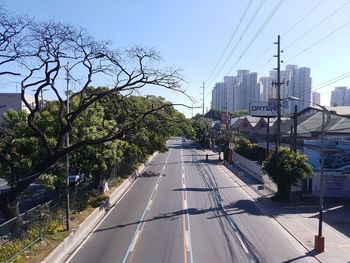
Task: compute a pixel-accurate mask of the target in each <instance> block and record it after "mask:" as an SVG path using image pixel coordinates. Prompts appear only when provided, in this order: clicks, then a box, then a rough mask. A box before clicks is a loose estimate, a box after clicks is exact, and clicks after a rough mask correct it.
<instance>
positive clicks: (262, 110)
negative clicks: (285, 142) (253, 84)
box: [249, 101, 277, 117]
mask: <svg viewBox="0 0 350 263" xmlns="http://www.w3.org/2000/svg"><path fill="white" fill-rule="evenodd" d="M249 115H251V116H253V117H276V116H277V107H276V106H275V104H274V103H271V102H269V101H251V102H250V104H249Z"/></svg>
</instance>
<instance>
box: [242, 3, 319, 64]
mask: <svg viewBox="0 0 350 263" xmlns="http://www.w3.org/2000/svg"><path fill="white" fill-rule="evenodd" d="M324 1H325V0H321V1H320V2H318V3H317V4H316V5H315V6H313V7H312V8H311V9H310V10H309V11H308V12H307V13H306V14H305V15H304V16H303V17H302V18H300V19H299V20H298V21H297V22H296V23H294V24H293V25H292V26H291V27H290V28H289V29H288V30H287V31H286V32H285V33H283V34H281V38H282V39H283V38H284V37H285V36H286V35H288V34H289V33H290V32H291V31H292V30H293V29H294V28H295V27H296V26H297V25H298V24H300V23H301V22H302V21H304V20H305V18H307V17H308V16H309V15H310V14H311V13H312V12H314V11H315V10H316V9H317V8H318V7H319V6H320V5H321V4H322V3H323V2H324ZM273 46H274V45H273V44H271V45H270V46H269V47H268V48H267V49H266V50H265V51H264V52H263V53H261V55H260V56H259V57H258V58H257V59H256V60H255V61H254V62H253V63H252V64H251V65H250V67H249V68H252V66H253V65H254V64H256V63H257V62H258V61H259V60H260V59H261V58H262V57H263V56H264V55H265V54H266V53H267V52H268V51H269V50H270V49H272V47H273ZM269 61H270V59H269V60H268V62H269ZM268 62H266V63H264V65H262V66H261V67H260V68H259V69H258V70H257V71H259V70H260V69H261V68H263V67H264V66H265V65H266V64H267V63H268Z"/></svg>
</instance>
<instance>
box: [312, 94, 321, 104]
mask: <svg viewBox="0 0 350 263" xmlns="http://www.w3.org/2000/svg"><path fill="white" fill-rule="evenodd" d="M312 102H313V103H316V104H321V94H320V93H319V92H316V91H313V92H312Z"/></svg>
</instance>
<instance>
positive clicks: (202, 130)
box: [192, 117, 210, 146]
mask: <svg viewBox="0 0 350 263" xmlns="http://www.w3.org/2000/svg"><path fill="white" fill-rule="evenodd" d="M192 125H193V129H194V131H195V134H196V140H197V141H198V142H199V143H200V144H202V145H203V146H206V141H208V135H209V127H210V120H209V119H206V118H203V117H198V118H194V119H193V120H192Z"/></svg>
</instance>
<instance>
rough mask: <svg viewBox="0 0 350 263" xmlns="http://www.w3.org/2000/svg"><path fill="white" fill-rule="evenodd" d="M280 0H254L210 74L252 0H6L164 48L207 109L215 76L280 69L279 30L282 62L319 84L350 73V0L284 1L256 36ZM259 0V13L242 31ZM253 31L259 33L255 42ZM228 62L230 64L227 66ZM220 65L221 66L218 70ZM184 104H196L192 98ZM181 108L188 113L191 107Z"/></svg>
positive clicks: (19, 9) (36, 13) (21, 9)
mask: <svg viewBox="0 0 350 263" xmlns="http://www.w3.org/2000/svg"><path fill="white" fill-rule="evenodd" d="M279 2H280V1H279V0H266V1H264V0H252V3H251V5H250V7H249V9H248V11H247V13H246V16H245V17H244V18H243V20H242V23H241V26H240V27H239V28H238V30H237V33H236V34H235V35H234V37H233V39H232V42H231V45H230V46H229V47H228V49H227V52H226V53H224V56H223V59H222V60H221V63H219V66H218V67H217V68H216V71H215V72H214V73H213V74H211V73H212V71H213V69H214V66H215V65H216V63H217V62H218V60H219V58H220V56H221V54H222V53H223V51H224V49H225V47H226V45H227V44H228V42H229V40H230V38H231V37H232V36H233V33H234V31H235V29H236V28H237V25H238V23H239V21H240V19H241V18H242V15H243V13H244V11H245V10H246V8H247V6H248V4H249V3H250V0H235V1H234V0H219V1H210V0H176V1H175V0H172V1H171V0H168V1H166V0H143V1H142V0H119V1H116V0H99V1H92V0H85V1H83V0H60V1H52V0H51V1H49V0H47V1H42V0H32V1H29V0H11V1H6V3H4V4H3V6H4V8H5V9H7V10H8V11H10V12H11V13H13V14H26V15H29V16H30V17H35V18H36V19H38V20H50V19H54V20H56V21H60V22H64V23H70V24H74V25H80V26H83V27H85V28H87V29H88V30H89V31H90V32H91V34H92V35H94V36H95V37H96V38H97V39H99V40H112V41H113V43H114V45H115V47H116V48H119V47H128V46H130V45H141V46H145V47H153V48H155V49H157V50H158V51H159V52H160V54H161V56H162V58H163V63H164V64H166V65H170V66H175V67H178V68H181V69H182V70H183V71H182V74H183V76H184V78H185V80H186V83H185V84H184V88H186V89H187V92H188V93H189V94H190V95H191V96H194V97H195V98H197V99H198V101H200V99H201V95H200V92H201V90H200V86H202V83H203V81H205V83H206V84H205V94H206V97H205V107H209V103H210V100H211V89H212V88H213V86H214V84H215V82H218V81H222V79H223V76H224V75H230V74H231V75H235V74H236V70H238V69H249V70H251V71H254V72H258V77H261V76H265V75H268V72H269V71H270V70H272V69H273V68H274V67H276V59H274V58H273V55H274V54H275V53H276V47H275V46H274V45H273V42H274V41H276V40H277V35H278V34H281V37H282V39H281V44H282V46H281V47H282V49H284V53H283V54H282V59H283V60H284V61H285V63H284V64H296V65H298V66H300V67H301V66H304V67H310V68H311V76H312V83H313V86H315V88H317V87H319V86H317V85H318V84H320V83H323V82H325V81H328V80H330V79H332V78H335V77H337V76H339V75H341V74H344V73H347V72H350V62H349V61H350V52H349V43H350V16H349V15H348V14H350V1H349V0H323V1H322V0H284V1H281V5H280V7H279V8H277V9H276V12H275V13H274V15H273V16H272V18H271V19H270V21H268V23H267V24H266V27H264V28H263V29H262V31H261V33H260V34H259V35H256V34H257V32H259V29H260V28H261V27H262V26H263V25H264V23H265V22H267V19H268V17H269V15H270V14H271V12H272V11H273V10H274V8H275V7H276V5H277V4H278V3H279ZM261 4H262V6H261V8H260V9H259V11H258V13H257V15H256V17H255V19H254V20H253V21H252V23H251V25H250V26H249V28H248V29H247V30H246V31H244V29H245V28H246V27H247V25H248V23H249V21H250V20H251V19H252V17H253V15H254V13H255V12H256V10H257V9H258V6H259V5H261ZM313 7H315V8H313ZM311 10H312V11H311ZM308 13H309V14H308ZM332 13H334V14H332ZM327 16H330V17H329V18H327ZM302 18H303V19H302ZM301 19H302V20H301ZM322 20H324V21H323V22H322ZM298 21H299V22H298ZM347 23H348V24H347ZM343 25H344V26H343ZM293 26H294V27H293ZM342 26H343V27H342ZM290 29H292V30H290ZM337 29H338V30H337ZM289 30H290V31H289ZM336 30H337V31H336ZM244 32H245V33H244ZM303 35H304V36H303ZM328 35H329V37H327V36H328ZM254 37H256V39H255V41H253V42H252V39H254ZM240 38H241V40H239V39H240ZM323 38H325V39H324V40H322V39H323ZM295 40H297V41H296V42H295ZM321 40H322V41H321ZM319 41H321V42H319ZM317 42H319V43H317ZM250 43H251V45H250V46H249V44H250ZM314 43H317V44H315V45H313V44H314ZM234 47H235V49H234V50H233V51H232V56H230V57H229V56H228V55H229V53H231V50H232V49H233V48H234ZM303 51H304V52H303ZM301 52H303V53H301ZM298 54H299V55H298ZM296 55H297V56H296ZM226 60H227V62H226V64H225V66H222V65H223V63H224V62H225V61H226ZM283 68H284V66H282V69H283ZM219 69H222V70H220V72H217V71H218V70H219ZM0 84H1V83H0ZM349 84H350V77H349V78H345V79H343V80H341V81H339V82H337V83H333V84H331V85H329V86H326V87H322V88H321V89H318V90H317V91H318V92H320V93H321V103H322V104H325V105H329V101H330V91H331V90H333V88H334V87H335V86H350V85H349ZM158 95H162V96H164V97H166V98H167V99H168V100H170V101H173V102H174V103H176V102H181V103H184V102H186V101H185V99H184V98H183V97H181V96H180V95H176V94H173V93H171V94H170V93H166V92H164V91H162V92H161V93H159V94H158ZM186 103H187V104H189V105H191V102H190V101H187V102H186ZM198 105H199V104H198ZM179 110H180V111H181V112H184V113H185V114H186V115H187V116H188V117H190V116H191V110H188V109H185V108H179ZM196 112H201V109H195V110H194V113H196Z"/></svg>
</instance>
